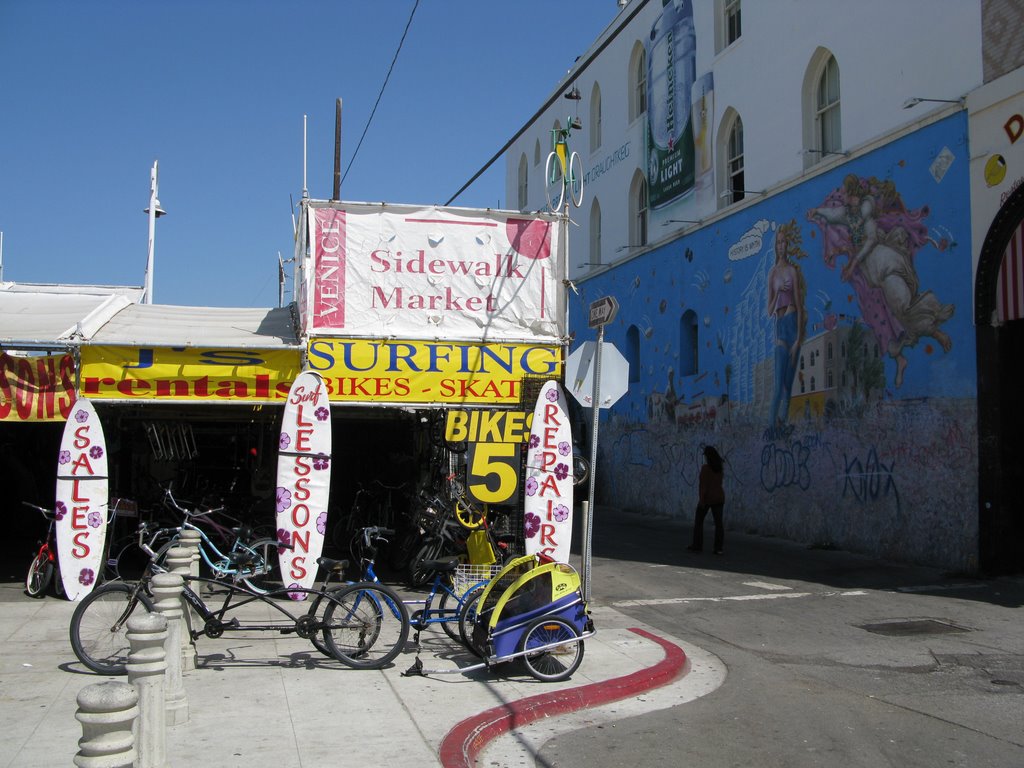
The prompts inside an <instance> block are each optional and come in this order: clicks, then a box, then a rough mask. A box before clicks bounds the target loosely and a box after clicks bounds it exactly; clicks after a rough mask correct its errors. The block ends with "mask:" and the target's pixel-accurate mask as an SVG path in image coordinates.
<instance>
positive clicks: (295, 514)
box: [292, 504, 309, 549]
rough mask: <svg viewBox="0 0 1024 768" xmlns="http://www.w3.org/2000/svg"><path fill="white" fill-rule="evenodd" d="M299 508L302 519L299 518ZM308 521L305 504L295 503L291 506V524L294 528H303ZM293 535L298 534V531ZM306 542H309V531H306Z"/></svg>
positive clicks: (307, 509) (307, 510)
mask: <svg viewBox="0 0 1024 768" xmlns="http://www.w3.org/2000/svg"><path fill="white" fill-rule="evenodd" d="M299 510H302V519H301V520H300V519H299ZM308 522H309V507H307V506H306V505H305V504H296V505H295V506H294V507H292V525H294V526H295V527H296V528H303V527H305V525H306V524H307V523H308ZM295 535H296V536H298V535H299V532H298V531H296V532H295ZM306 543H307V544H308V543H309V532H308V531H307V533H306ZM307 549H309V547H308V546H307Z"/></svg>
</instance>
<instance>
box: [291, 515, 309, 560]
mask: <svg viewBox="0 0 1024 768" xmlns="http://www.w3.org/2000/svg"><path fill="white" fill-rule="evenodd" d="M307 519H308V518H307ZM303 534H305V538H303ZM292 547H293V551H295V552H300V551H301V552H309V531H295V533H293V534H292Z"/></svg>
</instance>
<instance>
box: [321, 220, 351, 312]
mask: <svg viewBox="0 0 1024 768" xmlns="http://www.w3.org/2000/svg"><path fill="white" fill-rule="evenodd" d="M313 217H314V222H315V225H314V229H315V244H314V253H313V261H314V272H313V322H314V324H315V325H316V326H318V327H321V328H344V327H345V232H346V227H345V212H344V211H336V210H333V209H319V210H314V211H313Z"/></svg>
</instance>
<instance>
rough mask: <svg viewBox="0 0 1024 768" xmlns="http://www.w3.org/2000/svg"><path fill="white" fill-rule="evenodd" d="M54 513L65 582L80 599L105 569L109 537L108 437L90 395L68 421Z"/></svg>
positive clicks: (68, 590) (59, 456)
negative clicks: (104, 553)
mask: <svg viewBox="0 0 1024 768" xmlns="http://www.w3.org/2000/svg"><path fill="white" fill-rule="evenodd" d="M54 514H55V515H56V518H57V563H58V565H59V566H60V579H61V583H62V584H63V585H64V592H65V594H67V596H68V599H69V600H81V599H82V598H83V597H85V596H86V595H88V594H89V593H90V592H91V591H92V588H93V586H95V584H96V580H97V579H98V578H99V576H100V574H101V573H102V569H103V545H104V543H105V542H106V538H107V443H106V440H105V439H104V437H103V426H102V425H101V424H100V420H99V417H98V416H97V415H96V409H95V408H94V407H93V405H92V403H90V402H89V401H88V400H84V399H79V400H77V401H76V402H75V404H74V405H73V406H72V408H71V414H70V415H69V416H68V420H67V422H65V424H64V436H63V437H62V438H61V441H60V451H59V453H58V454H57V493H56V503H55V505H54Z"/></svg>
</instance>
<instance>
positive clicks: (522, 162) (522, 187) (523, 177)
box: [518, 152, 529, 211]
mask: <svg viewBox="0 0 1024 768" xmlns="http://www.w3.org/2000/svg"><path fill="white" fill-rule="evenodd" d="M528 170H529V169H528V168H527V165H526V153H525V152H524V153H523V154H522V155H521V156H520V157H519V185H518V191H519V196H518V200H519V210H520V211H525V210H526V197H527V192H528V189H527V186H526V182H527V177H528Z"/></svg>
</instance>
